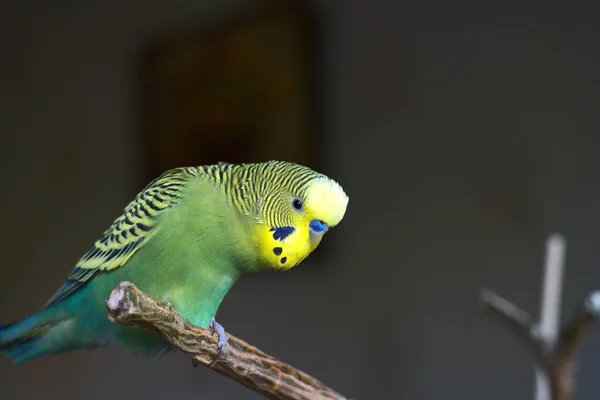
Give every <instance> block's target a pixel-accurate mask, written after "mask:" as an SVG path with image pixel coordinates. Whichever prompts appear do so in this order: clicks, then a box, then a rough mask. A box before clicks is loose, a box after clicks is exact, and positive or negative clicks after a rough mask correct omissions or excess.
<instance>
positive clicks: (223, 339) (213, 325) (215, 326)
mask: <svg viewBox="0 0 600 400" xmlns="http://www.w3.org/2000/svg"><path fill="white" fill-rule="evenodd" d="M209 326H210V329H211V335H214V334H215V331H217V334H218V335H219V344H218V345H217V347H218V348H219V350H218V351H217V354H215V355H214V356H213V357H212V359H211V361H210V364H212V363H213V362H214V361H215V360H216V359H217V358H218V357H219V356H220V355H221V354H222V353H223V351H224V350H225V347H226V346H227V335H226V334H225V328H223V325H221V324H219V323H218V322H217V321H216V320H215V319H214V317H213V318H211V319H210V325H209ZM210 364H209V365H210Z"/></svg>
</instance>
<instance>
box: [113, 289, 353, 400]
mask: <svg viewBox="0 0 600 400" xmlns="http://www.w3.org/2000/svg"><path fill="white" fill-rule="evenodd" d="M105 304H106V309H107V311H108V318H109V319H110V320H111V321H112V322H116V323H119V324H122V325H126V326H131V327H135V328H139V329H142V330H144V331H147V332H150V333H153V334H155V335H158V336H160V337H162V338H163V339H164V340H166V341H167V342H168V343H170V344H171V345H173V346H174V347H176V348H178V349H179V350H181V351H183V352H184V353H186V354H189V355H190V356H192V357H193V359H192V361H193V363H194V366H196V365H198V364H202V365H205V366H207V367H209V368H212V369H214V370H215V371H217V372H219V373H221V374H223V375H226V376H228V377H230V378H232V379H234V380H236V381H238V382H240V383H241V384H242V385H245V386H247V387H248V388H250V389H252V390H254V391H256V392H258V393H261V394H263V395H265V396H266V397H268V398H271V399H284V400H287V399H294V400H300V399H319V400H331V399H335V400H338V399H345V397H344V396H342V395H341V394H339V393H337V392H335V391H334V390H332V389H330V388H329V387H327V386H325V385H324V384H323V383H321V382H320V381H318V380H317V379H315V378H313V377H311V376H310V375H307V374H305V373H304V372H302V371H299V370H297V369H295V368H294V367H292V366H290V365H287V364H285V363H283V362H281V361H279V360H277V359H276V358H274V357H272V356H270V355H268V354H265V353H263V352H262V351H260V350H259V349H257V348H256V347H254V346H251V345H250V344H248V343H246V342H244V341H243V340H241V339H238V338H236V337H235V336H233V335H230V334H227V346H226V348H225V350H224V351H223V352H222V353H221V354H220V355H219V357H218V358H217V359H216V360H215V361H214V362H212V363H211V361H212V357H213V356H214V355H215V354H216V353H217V343H218V339H217V337H216V336H213V335H212V334H211V330H210V329H203V328H199V327H197V326H194V325H192V324H190V323H188V322H186V321H185V320H184V319H183V317H182V316H181V314H179V313H178V312H177V311H176V310H175V309H174V308H173V307H172V306H171V305H169V304H166V303H163V302H160V301H158V300H155V299H153V298H152V297H150V296H148V295H146V294H145V293H143V292H142V291H141V290H139V289H138V288H137V287H136V286H135V285H134V284H132V283H130V282H121V283H120V284H119V285H118V286H117V287H116V288H115V289H113V291H112V292H111V293H110V296H109V298H108V300H107V301H105Z"/></svg>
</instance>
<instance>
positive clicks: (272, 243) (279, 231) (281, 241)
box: [255, 161, 349, 269]
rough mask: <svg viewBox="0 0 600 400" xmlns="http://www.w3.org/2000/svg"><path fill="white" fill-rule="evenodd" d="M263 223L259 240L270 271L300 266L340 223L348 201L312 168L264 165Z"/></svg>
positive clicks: (280, 164)
mask: <svg viewBox="0 0 600 400" xmlns="http://www.w3.org/2000/svg"><path fill="white" fill-rule="evenodd" d="M263 165H264V169H263V170H262V171H261V174H260V175H261V178H260V179H259V183H258V185H260V181H262V182H263V184H264V186H263V190H259V192H262V195H261V196H259V202H260V203H261V207H260V209H261V210H260V214H261V217H260V218H261V222H262V224H259V226H258V228H257V229H256V236H255V238H256V240H257V241H258V247H259V249H260V252H261V256H262V258H263V260H264V261H266V264H267V266H268V267H271V268H275V269H289V268H292V267H294V266H296V265H298V264H299V263H300V262H301V261H302V260H303V259H304V258H306V257H307V256H308V255H309V254H310V253H311V252H312V251H313V250H315V249H316V248H317V246H318V245H319V243H320V242H321V239H322V238H323V236H324V235H325V233H327V232H328V231H329V229H330V228H333V227H335V226H336V225H338V224H339V223H340V221H341V220H342V218H343V217H344V214H345V213H346V208H347V206H348V200H349V198H348V196H347V195H346V193H345V192H344V190H343V189H342V187H341V186H340V185H339V184H338V183H337V182H336V181H334V180H333V179H331V178H329V177H327V176H325V175H323V174H320V173H317V172H315V171H313V170H312V169H310V168H308V167H305V166H302V165H298V164H294V163H286V162H280V161H272V162H269V163H264V164H263Z"/></svg>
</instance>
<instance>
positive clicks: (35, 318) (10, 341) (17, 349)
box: [0, 309, 64, 363]
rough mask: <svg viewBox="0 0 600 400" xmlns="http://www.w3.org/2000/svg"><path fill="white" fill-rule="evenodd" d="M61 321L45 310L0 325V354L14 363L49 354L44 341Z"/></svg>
mask: <svg viewBox="0 0 600 400" xmlns="http://www.w3.org/2000/svg"><path fill="white" fill-rule="evenodd" d="M63 321H64V319H61V318H60V316H58V315H56V312H53V311H52V309H45V310H42V311H40V312H39V313H37V314H33V315H31V316H29V317H27V318H25V319H22V320H20V321H17V322H14V323H12V324H8V325H0V352H3V353H4V354H5V355H6V356H7V357H9V358H11V359H12V360H13V362H15V363H20V362H23V361H25V360H28V359H30V358H33V357H36V356H40V355H42V354H47V353H51V352H52V349H51V347H49V345H50V344H51V343H48V340H44V339H46V336H47V335H48V334H49V333H50V332H51V331H52V330H53V329H54V328H55V327H56V326H58V325H59V324H61V323H62V322H63Z"/></svg>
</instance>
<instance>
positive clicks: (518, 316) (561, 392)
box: [479, 290, 600, 400]
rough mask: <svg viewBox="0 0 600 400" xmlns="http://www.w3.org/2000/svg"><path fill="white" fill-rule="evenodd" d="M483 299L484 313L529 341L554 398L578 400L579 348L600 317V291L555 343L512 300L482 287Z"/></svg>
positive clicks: (583, 307) (595, 293)
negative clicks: (575, 379)
mask: <svg viewBox="0 0 600 400" xmlns="http://www.w3.org/2000/svg"><path fill="white" fill-rule="evenodd" d="M479 300H480V303H481V305H482V307H483V310H484V312H486V313H488V314H490V315H491V316H494V317H496V318H497V319H499V320H500V322H501V323H503V324H504V325H506V326H507V327H508V328H509V329H510V330H511V331H512V332H513V333H514V334H516V335H517V336H518V337H519V338H521V339H522V340H523V341H524V342H525V343H526V344H528V346H529V347H530V349H531V350H532V352H533V354H534V356H535V358H536V362H537V363H538V365H539V366H540V368H541V369H542V370H543V371H544V373H545V374H546V376H547V377H548V381H549V382H550V394H551V398H552V400H574V399H575V385H574V379H573V378H574V374H575V363H576V358H577V350H579V347H580V345H581V342H582V340H583V338H584V337H585V334H586V333H587V332H588V331H589V328H590V326H591V323H592V322H593V321H594V320H595V319H597V318H598V317H600V291H596V292H593V293H591V294H589V295H588V296H587V297H586V299H585V300H584V301H583V303H582V304H581V305H580V306H579V308H578V310H577V311H576V313H575V315H574V316H573V318H572V319H571V321H570V322H569V323H568V324H567V325H566V326H565V327H564V328H563V329H562V330H561V331H560V335H559V336H558V339H557V340H556V342H555V343H552V342H551V341H550V340H548V338H545V337H543V336H542V335H541V334H540V332H539V330H538V328H537V323H536V322H535V321H533V319H532V318H531V316H530V315H529V314H527V313H526V312H525V311H523V310H521V309H520V308H519V307H517V306H516V305H515V304H513V303H511V302H510V301H508V300H506V299H504V298H502V297H500V296H498V295H497V294H495V293H493V292H491V291H489V290H482V291H481V294H480V297H479Z"/></svg>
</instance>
